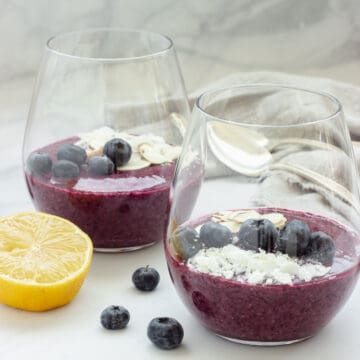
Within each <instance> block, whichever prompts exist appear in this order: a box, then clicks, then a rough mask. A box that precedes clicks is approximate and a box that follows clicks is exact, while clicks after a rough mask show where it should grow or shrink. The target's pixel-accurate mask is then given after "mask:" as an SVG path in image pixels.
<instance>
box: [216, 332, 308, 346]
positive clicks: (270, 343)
mask: <svg viewBox="0 0 360 360" xmlns="http://www.w3.org/2000/svg"><path fill="white" fill-rule="evenodd" d="M216 335H217V336H219V337H221V338H223V339H225V340H228V341H232V342H234V343H237V344H243V345H252V346H281V345H290V344H295V343H298V342H301V341H304V340H307V339H310V338H311V336H308V337H304V338H302V339H297V340H287V341H252V340H241V339H235V338H231V337H227V336H223V335H219V334H216Z"/></svg>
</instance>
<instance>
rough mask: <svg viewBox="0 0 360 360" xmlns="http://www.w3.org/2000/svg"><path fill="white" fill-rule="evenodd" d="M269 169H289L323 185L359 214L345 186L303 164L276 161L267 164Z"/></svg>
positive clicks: (353, 199)
mask: <svg viewBox="0 0 360 360" xmlns="http://www.w3.org/2000/svg"><path fill="white" fill-rule="evenodd" d="M269 169H270V170H284V171H289V172H292V173H294V174H296V175H299V176H301V177H303V178H304V179H307V180H310V181H311V182H313V183H314V184H317V185H320V186H323V187H324V188H325V189H327V190H329V191H331V192H332V193H334V194H335V195H337V196H338V197H339V198H340V199H342V200H344V201H346V202H347V203H348V204H350V205H351V206H353V207H354V209H355V210H356V211H357V212H358V213H359V214H360V205H359V202H358V201H357V199H356V197H355V196H354V195H353V194H352V193H351V192H350V191H349V190H348V189H347V188H346V187H344V186H342V185H340V184H338V183H337V182H336V181H334V180H332V179H330V178H328V177H326V176H324V175H321V174H319V173H317V172H315V171H312V170H309V169H307V168H305V167H303V166H299V165H293V164H289V163H286V162H278V163H274V164H271V165H269Z"/></svg>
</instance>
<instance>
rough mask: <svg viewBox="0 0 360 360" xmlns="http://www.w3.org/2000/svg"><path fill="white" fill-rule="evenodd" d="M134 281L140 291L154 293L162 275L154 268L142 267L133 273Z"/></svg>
mask: <svg viewBox="0 0 360 360" xmlns="http://www.w3.org/2000/svg"><path fill="white" fill-rule="evenodd" d="M132 281H133V283H134V285H135V287H136V288H137V289H138V290H141V291H152V290H154V289H155V288H156V287H157V286H158V284H159V281H160V275H159V273H158V272H157V271H156V270H155V269H154V268H152V267H149V266H146V267H141V268H138V269H137V270H135V272H134V273H133V276H132Z"/></svg>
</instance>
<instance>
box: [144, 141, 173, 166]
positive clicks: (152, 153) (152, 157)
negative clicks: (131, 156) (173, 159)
mask: <svg viewBox="0 0 360 360" xmlns="http://www.w3.org/2000/svg"><path fill="white" fill-rule="evenodd" d="M139 152H140V155H141V157H142V158H144V159H145V160H147V161H149V162H150V163H152V164H163V163H165V162H167V159H166V157H165V156H164V155H162V154H161V152H160V150H159V148H158V147H157V146H155V145H152V144H147V143H145V144H141V145H139Z"/></svg>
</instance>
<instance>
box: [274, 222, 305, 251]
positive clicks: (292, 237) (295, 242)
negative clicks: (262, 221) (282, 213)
mask: <svg viewBox="0 0 360 360" xmlns="http://www.w3.org/2000/svg"><path fill="white" fill-rule="evenodd" d="M309 240H310V229H309V226H308V225H307V224H305V223H304V222H303V221H300V220H291V221H289V222H288V223H287V224H286V225H285V226H284V227H283V228H282V229H281V230H280V237H279V241H278V244H277V248H276V250H278V251H280V252H282V253H284V254H288V255H289V256H293V257H296V256H297V257H300V256H302V255H304V253H305V250H306V248H307V246H308V244H309Z"/></svg>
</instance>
